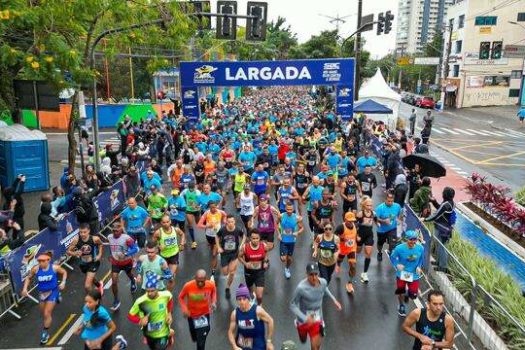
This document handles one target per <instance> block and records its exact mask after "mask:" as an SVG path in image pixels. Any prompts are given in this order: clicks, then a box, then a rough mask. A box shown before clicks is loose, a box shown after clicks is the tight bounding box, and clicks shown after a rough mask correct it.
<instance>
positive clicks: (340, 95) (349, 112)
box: [335, 85, 354, 120]
mask: <svg viewBox="0 0 525 350" xmlns="http://www.w3.org/2000/svg"><path fill="white" fill-rule="evenodd" d="M353 93H354V91H353V89H352V86H350V85H337V89H336V94H337V96H336V98H335V103H336V108H335V110H336V112H337V114H339V115H340V116H341V118H343V120H350V119H352V117H353V111H354V97H353Z"/></svg>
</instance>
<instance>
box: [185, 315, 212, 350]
mask: <svg viewBox="0 0 525 350" xmlns="http://www.w3.org/2000/svg"><path fill="white" fill-rule="evenodd" d="M203 317H206V318H207V319H208V325H207V326H205V327H199V328H196V327H195V320H194V319H193V318H192V317H188V326H189V328H190V335H191V340H192V341H193V342H194V343H201V342H202V341H205V339H206V337H207V336H208V333H210V329H211V327H210V315H204V316H203Z"/></svg>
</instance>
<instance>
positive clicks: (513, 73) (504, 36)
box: [443, 0, 525, 108]
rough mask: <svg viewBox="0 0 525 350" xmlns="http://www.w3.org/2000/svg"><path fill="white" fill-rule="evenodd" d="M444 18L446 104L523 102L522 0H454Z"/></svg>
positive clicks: (524, 20) (524, 17)
mask: <svg viewBox="0 0 525 350" xmlns="http://www.w3.org/2000/svg"><path fill="white" fill-rule="evenodd" d="M446 23H447V28H446V29H447V30H446V32H445V33H444V38H445V46H444V47H445V48H446V47H447V45H448V41H449V38H450V39H451V46H450V48H451V50H450V56H449V57H448V68H449V69H448V75H447V77H446V80H445V83H444V84H445V86H446V89H445V90H446V99H445V103H446V105H448V106H455V107H457V108H462V107H472V106H496V105H511V104H517V103H518V100H520V99H523V102H524V103H525V94H522V93H523V87H522V86H523V80H524V79H523V78H524V74H525V70H524V60H525V0H456V1H455V3H454V4H453V5H451V6H450V7H449V8H448V12H447V16H446ZM450 30H451V31H450ZM444 51H445V52H444V54H443V60H444V61H445V60H446V59H447V57H446V50H444ZM521 95H524V96H521ZM520 96H521V97H520Z"/></svg>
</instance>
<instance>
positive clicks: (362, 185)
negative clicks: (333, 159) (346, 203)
mask: <svg viewBox="0 0 525 350" xmlns="http://www.w3.org/2000/svg"><path fill="white" fill-rule="evenodd" d="M357 183H358V184H359V194H360V195H361V196H368V197H370V198H372V192H373V191H374V188H376V187H377V179H376V176H375V175H374V174H372V167H370V166H369V165H367V166H365V169H364V171H363V172H362V173H359V174H358V175H357Z"/></svg>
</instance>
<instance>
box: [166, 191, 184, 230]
mask: <svg viewBox="0 0 525 350" xmlns="http://www.w3.org/2000/svg"><path fill="white" fill-rule="evenodd" d="M179 194H180V191H179V189H178V188H174V189H173V190H172V191H171V197H170V198H168V210H169V212H170V219H171V225H172V226H175V227H177V226H178V227H179V228H180V229H181V230H182V231H184V226H185V225H184V223H185V222H186V200H185V199H184V197H182V196H180V195H179Z"/></svg>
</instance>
